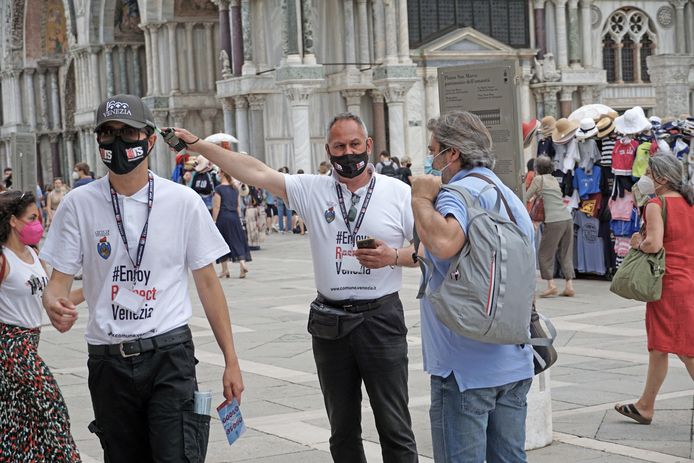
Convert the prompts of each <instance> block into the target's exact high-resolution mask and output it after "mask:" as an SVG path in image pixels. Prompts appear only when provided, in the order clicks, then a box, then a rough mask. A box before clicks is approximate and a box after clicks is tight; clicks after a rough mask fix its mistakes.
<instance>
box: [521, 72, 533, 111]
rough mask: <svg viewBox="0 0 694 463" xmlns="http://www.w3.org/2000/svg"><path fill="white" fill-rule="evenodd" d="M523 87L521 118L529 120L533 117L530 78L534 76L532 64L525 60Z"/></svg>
mask: <svg viewBox="0 0 694 463" xmlns="http://www.w3.org/2000/svg"><path fill="white" fill-rule="evenodd" d="M521 77H522V79H523V80H522V81H521V88H520V97H521V98H520V100H521V102H520V106H521V107H520V109H521V119H522V121H523V122H525V121H529V120H530V117H531V111H530V80H531V79H532V77H533V74H532V65H531V64H530V62H529V61H527V60H524V61H523V62H522V63H521Z"/></svg>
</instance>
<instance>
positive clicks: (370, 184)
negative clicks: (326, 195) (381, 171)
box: [335, 175, 376, 245]
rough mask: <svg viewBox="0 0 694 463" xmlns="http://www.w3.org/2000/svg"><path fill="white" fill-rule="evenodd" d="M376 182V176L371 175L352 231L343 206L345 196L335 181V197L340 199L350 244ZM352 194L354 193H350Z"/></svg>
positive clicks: (362, 218) (357, 230) (355, 234)
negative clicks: (350, 237)
mask: <svg viewBox="0 0 694 463" xmlns="http://www.w3.org/2000/svg"><path fill="white" fill-rule="evenodd" d="M375 184H376V176H375V175H374V176H373V177H371V182H369V189H368V190H367V191H366V197H364V202H363V203H362V204H361V210H360V211H359V216H358V217H357V222H356V223H355V224H354V231H352V226H351V225H350V224H349V217H348V214H347V208H346V207H345V198H344V197H343V196H342V187H341V186H340V184H339V183H337V182H336V183H335V189H336V190H337V199H338V200H339V201H340V211H342V218H343V219H344V220H345V225H346V226H347V230H348V231H349V233H350V235H351V236H352V244H353V245H354V238H355V237H356V236H357V232H359V228H360V227H361V223H362V221H363V220H364V214H366V208H367V207H369V201H371V194H372V193H373V192H374V185H375ZM352 194H354V193H352Z"/></svg>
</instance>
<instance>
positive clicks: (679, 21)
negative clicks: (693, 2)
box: [670, 0, 689, 54]
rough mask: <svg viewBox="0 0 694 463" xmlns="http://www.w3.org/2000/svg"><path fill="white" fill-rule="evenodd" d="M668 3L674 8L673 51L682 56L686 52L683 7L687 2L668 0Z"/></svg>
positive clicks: (687, 0)
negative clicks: (674, 37)
mask: <svg viewBox="0 0 694 463" xmlns="http://www.w3.org/2000/svg"><path fill="white" fill-rule="evenodd" d="M670 3H672V6H674V7H675V21H676V22H675V32H676V34H677V39H676V41H675V51H676V52H677V53H680V54H684V53H686V50H687V38H686V33H685V28H684V7H685V6H686V5H687V3H689V0H670Z"/></svg>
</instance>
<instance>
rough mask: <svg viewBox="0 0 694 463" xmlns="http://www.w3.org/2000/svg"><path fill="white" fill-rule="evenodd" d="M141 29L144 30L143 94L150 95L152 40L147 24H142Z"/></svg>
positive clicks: (152, 72)
mask: <svg viewBox="0 0 694 463" xmlns="http://www.w3.org/2000/svg"><path fill="white" fill-rule="evenodd" d="M142 30H143V31H144V32H145V66H147V89H146V90H145V92H144V93H145V95H148V96H149V95H152V94H153V93H152V76H153V75H154V71H153V70H152V62H153V60H152V41H151V39H150V34H149V26H143V27H142Z"/></svg>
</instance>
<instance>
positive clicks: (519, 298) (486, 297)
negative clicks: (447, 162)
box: [415, 174, 554, 346]
mask: <svg viewBox="0 0 694 463" xmlns="http://www.w3.org/2000/svg"><path fill="white" fill-rule="evenodd" d="M470 176H474V177H478V178H481V179H483V180H485V181H486V182H488V183H490V185H487V186H486V187H485V188H484V189H483V190H482V191H481V192H480V194H479V196H478V197H477V198H473V196H472V195H471V194H470V192H469V191H468V190H467V189H466V188H465V187H463V186H460V185H455V184H453V185H444V186H443V187H442V190H444V191H450V192H452V193H455V194H457V195H458V196H460V198H461V199H462V201H463V203H464V204H465V208H466V209H467V216H468V229H467V233H466V236H465V245H464V246H463V248H462V249H461V251H460V254H459V255H458V256H457V258H454V259H453V261H452V262H451V266H450V268H449V269H448V272H447V273H446V276H445V278H444V280H443V282H442V284H441V286H439V287H438V288H436V289H435V290H429V291H427V285H428V284H429V280H430V279H431V275H432V270H433V266H432V263H431V261H429V260H428V259H427V258H422V257H419V258H418V259H419V260H420V261H421V264H420V267H421V268H422V273H423V277H422V284H421V286H420V288H419V294H418V295H417V298H421V297H423V296H424V295H425V294H426V295H427V296H428V298H429V301H430V302H431V306H432V308H433V310H434V312H435V314H436V316H437V318H438V319H439V320H440V321H441V323H443V324H444V325H445V326H446V327H448V328H449V329H450V330H451V331H453V332H454V333H456V334H459V335H462V336H465V337H467V338H471V339H475V340H477V341H482V342H488V343H494V344H532V345H542V346H549V345H551V344H552V341H553V339H552V338H553V337H554V329H553V327H550V328H549V331H550V333H551V336H552V338H550V337H546V338H535V339H531V335H530V315H531V312H532V310H533V302H534V295H535V254H534V250H533V247H532V243H531V241H530V239H529V238H528V237H527V236H526V235H525V233H523V231H522V230H521V229H520V227H519V226H518V225H517V224H516V221H515V218H514V216H513V213H512V212H511V209H510V208H509V206H508V203H507V202H506V198H504V196H503V194H502V192H501V190H500V189H499V188H498V187H497V186H496V185H495V184H494V183H492V181H491V180H489V179H488V178H486V177H484V176H482V175H478V174H470ZM489 189H494V190H496V192H497V200H496V205H495V207H494V210H487V209H484V208H483V207H482V206H481V204H480V197H481V196H482V194H483V193H484V192H485V191H487V190H489ZM501 202H503V204H504V207H505V208H506V212H507V213H508V216H509V217H510V220H509V219H506V218H504V217H502V216H501V215H500V214H499V213H498V212H497V211H499V212H500V210H501V209H500V208H501ZM415 245H418V240H417V239H415Z"/></svg>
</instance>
